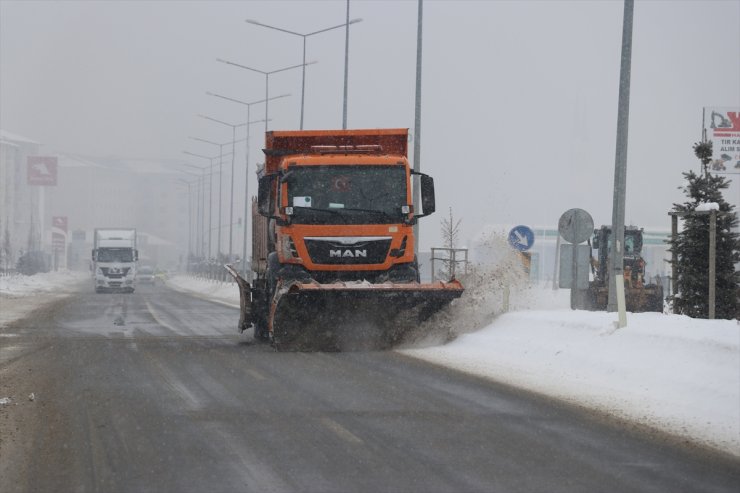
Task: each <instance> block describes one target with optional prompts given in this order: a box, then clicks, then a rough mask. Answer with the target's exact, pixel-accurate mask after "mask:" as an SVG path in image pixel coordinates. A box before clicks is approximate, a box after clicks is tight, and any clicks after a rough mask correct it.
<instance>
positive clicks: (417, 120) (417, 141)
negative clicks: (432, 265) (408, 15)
mask: <svg viewBox="0 0 740 493" xmlns="http://www.w3.org/2000/svg"><path fill="white" fill-rule="evenodd" d="M423 10H424V2H423V0H419V12H418V14H417V21H416V22H417V27H416V97H415V101H414V107H415V110H414V171H416V172H417V173H420V172H421V60H422V58H421V48H422V42H421V41H422V36H421V28H422V13H423ZM419 186H420V184H419V180H414V189H413V194H414V207H420V206H421V196H420V195H421V193H420V190H419ZM414 238H416V241H415V242H414V253H415V254H416V255H417V256H418V255H419V243H420V240H421V237H420V236H419V221H416V224H414Z"/></svg>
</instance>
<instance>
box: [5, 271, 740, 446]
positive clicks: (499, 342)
mask: <svg viewBox="0 0 740 493" xmlns="http://www.w3.org/2000/svg"><path fill="white" fill-rule="evenodd" d="M86 279H88V274H87V273H81V274H80V273H64V272H60V273H49V274H42V275H37V276H32V277H30V278H23V277H14V278H0V309H1V310H0V311H2V317H1V318H0V325H2V324H3V323H7V322H8V321H9V320H11V319H12V318H13V317H15V318H20V317H22V316H23V315H24V314H25V313H26V312H27V311H28V308H27V307H28V306H30V305H33V303H36V304H38V303H44V302H46V301H48V300H49V299H52V298H50V297H49V296H48V294H49V293H55V295H54V296H64V295H65V293H68V292H69V291H70V290H69V289H66V288H67V287H69V286H72V285H73V284H76V283H78V282H83V280H86ZM167 283H168V285H169V286H170V287H172V288H173V289H177V290H180V291H185V292H190V293H192V294H195V295H197V296H199V297H203V298H207V299H212V300H214V301H218V302H221V303H224V304H228V305H231V306H234V307H238V306H239V293H238V288H237V286H236V285H235V284H230V283H218V282H213V281H206V280H201V279H194V278H191V277H187V276H175V277H173V278H171V279H169V280H168V281H167ZM471 291H472V290H471ZM491 292H495V294H494V295H493V298H495V300H493V299H492V298H491V297H489V298H485V297H484V298H479V299H477V300H476V301H475V303H470V300H467V301H465V300H460V301H461V302H462V303H459V304H458V305H457V306H455V307H453V309H454V310H458V311H459V310H461V309H463V310H466V311H468V312H470V311H476V312H477V313H474V314H471V316H469V317H467V319H466V323H465V324H460V327H461V328H458V329H457V331H456V332H452V336H453V340H451V341H450V342H446V343H445V342H444V340H446V339H449V338H450V337H449V333H448V335H447V336H446V337H443V338H440V339H438V340H434V341H430V340H426V341H425V342H423V343H419V344H417V345H416V346H415V347H408V348H404V349H402V350H399V351H401V352H402V353H403V354H406V355H409V356H412V357H415V358H420V359H423V360H426V361H430V362H433V363H435V364H440V365H445V366H449V367H452V368H456V369H459V370H462V371H465V372H468V373H471V374H475V375H479V376H482V377H485V378H490V379H492V380H496V381H499V382H503V383H506V384H510V385H513V386H516V387H520V388H524V389H528V390H532V391H535V392H538V393H542V394H545V395H548V396H551V397H555V398H557V399H561V400H564V401H567V402H570V403H574V404H577V405H581V406H585V407H588V408H591V409H595V410H597V411H600V412H606V413H608V414H610V415H613V416H616V417H618V418H622V419H626V420H629V421H632V422H635V423H639V424H642V425H647V426H649V427H653V428H657V429H660V430H663V431H667V432H669V433H671V434H674V435H677V436H681V437H685V438H686V439H688V440H691V441H693V442H696V443H699V444H703V445H708V446H711V447H714V448H717V449H720V450H724V451H726V452H729V453H731V454H733V455H735V456H740V325H739V324H738V322H737V321H735V320H730V321H728V320H715V321H710V320H694V319H690V318H688V317H684V316H679V315H663V314H657V313H642V314H628V318H627V327H625V328H622V329H616V328H615V321H616V315H615V314H609V313H603V312H586V311H580V310H576V311H574V310H570V309H569V308H568V306H569V292H568V290H557V291H553V290H552V289H549V288H545V287H527V288H524V289H514V290H512V291H511V295H510V300H511V301H510V311H508V312H507V313H501V311H502V309H501V302H500V296H501V292H500V291H496V290H492V291H491ZM60 293H61V294H60ZM471 296H472V295H471ZM21 301H23V303H19V302H21ZM16 305H17V306H20V307H26V308H23V309H16V308H15V306H16ZM493 305H495V307H493V308H492V306H493ZM454 310H453V311H454ZM451 318H454V319H457V318H455V316H454V314H453V316H452V317H451ZM448 320H449V319H448ZM234 330H236V319H235V320H234Z"/></svg>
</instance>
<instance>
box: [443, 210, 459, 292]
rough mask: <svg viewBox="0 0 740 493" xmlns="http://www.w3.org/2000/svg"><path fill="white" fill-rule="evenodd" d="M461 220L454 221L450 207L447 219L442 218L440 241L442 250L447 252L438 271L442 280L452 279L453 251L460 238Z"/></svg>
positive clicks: (453, 267)
mask: <svg viewBox="0 0 740 493" xmlns="http://www.w3.org/2000/svg"><path fill="white" fill-rule="evenodd" d="M461 222H462V219H458V220H457V221H455V219H454V217H453V215H452V207H450V215H449V217H443V218H442V230H441V232H442V241H443V243H444V248H446V249H448V250H447V259H443V260H442V268H441V269H440V272H439V274H440V277H442V278H443V279H452V278H453V277H455V276H454V274H455V267H456V266H455V262H454V260H453V259H454V257H453V256H454V251H453V250H454V249H455V248H457V243H458V239H459V236H460V223H461Z"/></svg>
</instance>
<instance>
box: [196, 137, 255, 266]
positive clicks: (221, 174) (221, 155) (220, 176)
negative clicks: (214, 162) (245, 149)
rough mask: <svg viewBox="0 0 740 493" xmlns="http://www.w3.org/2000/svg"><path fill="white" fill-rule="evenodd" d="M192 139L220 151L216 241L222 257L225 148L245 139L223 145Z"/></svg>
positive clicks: (197, 138)
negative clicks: (213, 146) (215, 147)
mask: <svg viewBox="0 0 740 493" xmlns="http://www.w3.org/2000/svg"><path fill="white" fill-rule="evenodd" d="M190 138H191V139H193V140H197V141H198V142H205V143H206V144H211V145H215V146H218V150H219V152H218V157H219V160H218V239H217V241H216V249H217V250H218V256H220V255H221V218H222V216H223V215H222V213H221V204H222V203H223V200H222V198H221V197H222V194H221V191H222V183H223V179H222V176H223V169H222V167H223V162H224V159H223V157H224V156H225V155H226V156H228V154H224V146H225V145H229V144H232V146H233V145H234V144H235V143H236V142H241V141H242V140H243V139H240V140H235V141H232V142H224V143H223V144H221V143H219V142H213V141H211V140H206V139H201V138H199V137H190ZM232 180H233V177H232Z"/></svg>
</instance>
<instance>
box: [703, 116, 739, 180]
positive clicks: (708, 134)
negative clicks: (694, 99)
mask: <svg viewBox="0 0 740 493" xmlns="http://www.w3.org/2000/svg"><path fill="white" fill-rule="evenodd" d="M704 133H705V138H706V139H707V140H710V141H712V149H713V151H714V152H713V153H712V162H711V163H710V164H709V166H710V168H711V170H712V171H728V169H731V168H734V169H735V170H737V169H740V108H715V107H711V108H704Z"/></svg>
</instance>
